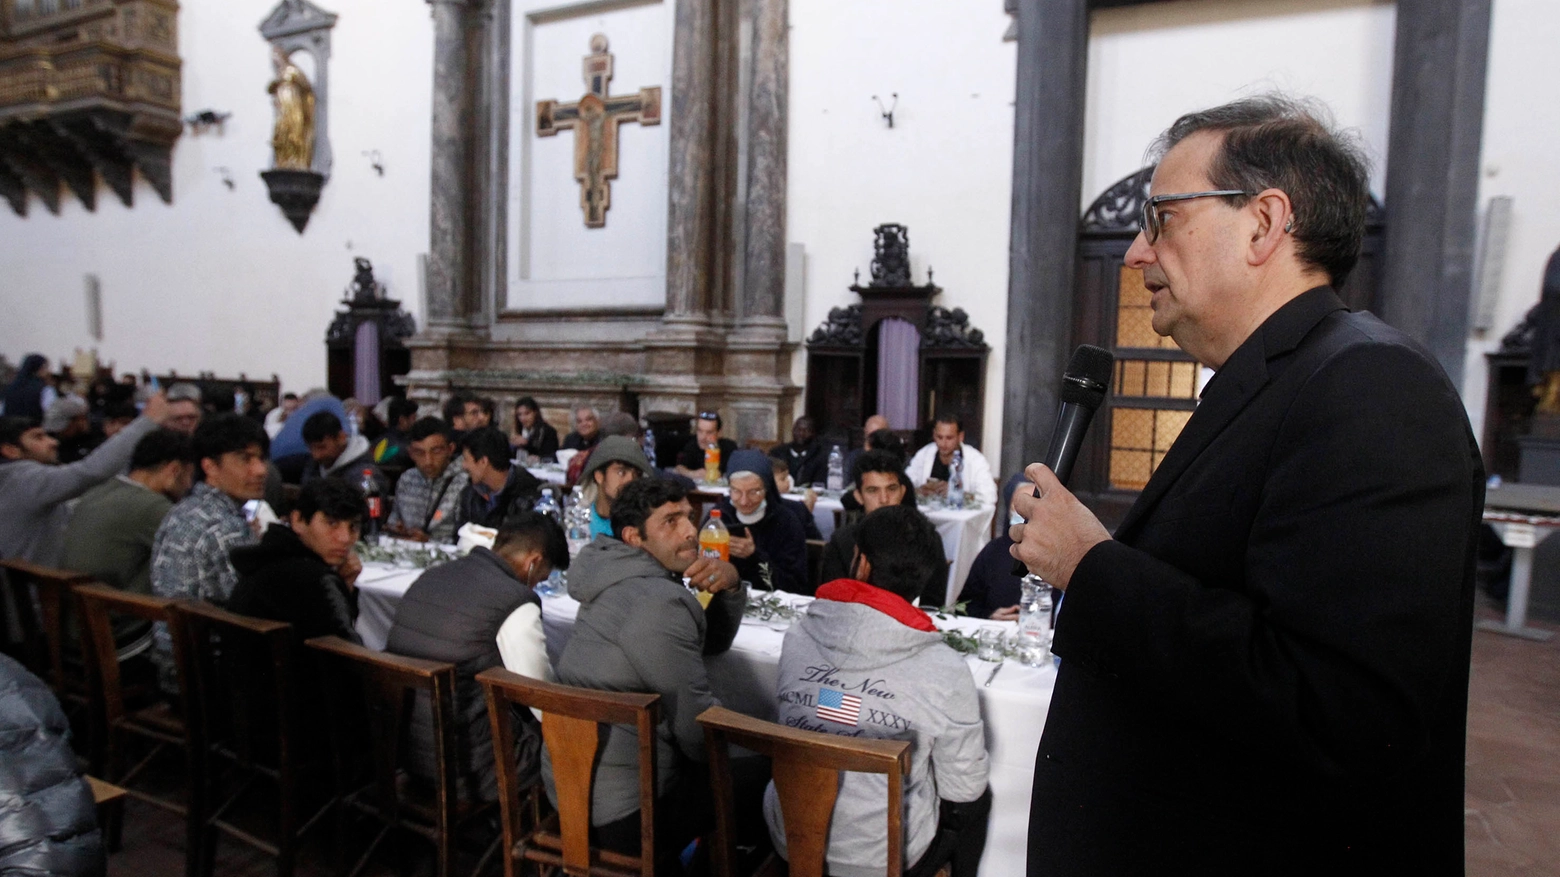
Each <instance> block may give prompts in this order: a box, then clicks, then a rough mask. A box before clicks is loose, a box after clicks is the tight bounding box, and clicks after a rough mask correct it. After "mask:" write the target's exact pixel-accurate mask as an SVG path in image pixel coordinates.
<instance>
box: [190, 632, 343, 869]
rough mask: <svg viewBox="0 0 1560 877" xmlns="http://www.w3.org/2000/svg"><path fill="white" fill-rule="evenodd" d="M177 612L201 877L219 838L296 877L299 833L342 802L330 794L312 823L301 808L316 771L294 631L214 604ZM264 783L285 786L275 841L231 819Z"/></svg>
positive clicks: (278, 797)
mask: <svg viewBox="0 0 1560 877" xmlns="http://www.w3.org/2000/svg"><path fill="white" fill-rule="evenodd" d="M173 611H174V613H175V615H176V616H178V617H180V619H181V621H182V625H181V627H180V632H181V633H182V635H183V637H184V648H183V649H182V651H181V653H180V656H179V657H180V659H181V660H182V661H183V662H184V669H183V670H182V673H183V678H185V679H187V680H189V682H190V690H191V691H192V696H191V698H190V700H191V701H192V707H193V708H192V710H191V715H190V716H188V717H187V719H188V721H187V724H188V727H189V735H190V741H191V744H192V745H193V746H195V747H196V748H197V753H198V754H197V758H198V759H199V765H200V767H199V770H198V774H199V778H200V780H201V781H202V787H201V792H200V795H201V800H202V801H204V802H205V805H204V806H205V810H204V816H203V818H202V820H201V826H200V828H199V835H200V842H199V844H198V853H197V854H198V855H199V856H200V859H199V867H198V869H197V875H196V877H210V875H211V873H212V870H213V867H214V864H215V858H216V846H217V840H218V838H219V837H220V836H222V835H227V836H228V837H231V838H233V839H235V840H238V841H240V842H242V843H244V844H246V845H248V846H250V847H253V848H255V849H257V850H260V851H262V852H264V853H266V854H267V855H269V856H272V857H273V858H275V859H276V872H277V874H278V877H291V875H292V873H293V868H294V865H295V863H296V861H297V854H298V846H299V842H300V840H301V838H302V836H303V835H304V834H305V833H306V832H308V831H309V830H310V829H311V828H313V827H314V826H315V825H317V824H319V823H320V822H322V821H323V819H324V816H325V814H326V813H327V812H329V810H330V808H331V806H332V805H333V804H334V803H335V799H334V798H328V799H327V800H326V801H325V803H324V804H323V805H321V806H320V807H319V808H318V809H317V810H315V811H314V812H313V813H312V814H309V815H308V816H307V817H306V818H305V816H304V814H303V812H302V809H303V807H304V801H303V792H304V791H305V789H304V787H303V782H302V780H303V779H304V777H305V776H306V775H315V774H314V773H313V772H312V771H310V770H309V768H310V767H311V765H310V764H308V763H307V753H306V752H305V751H304V750H303V748H302V746H301V745H300V744H302V743H303V742H304V741H305V736H304V734H303V733H301V730H302V729H301V728H300V721H299V710H298V689H300V688H301V687H302V686H301V685H300V684H299V678H297V677H296V676H295V674H296V668H295V667H294V660H293V648H294V646H293V633H292V625H290V624H283V623H282V622H279V621H266V620H262V619H257V618H248V617H245V616H243V615H237V614H234V613H232V612H228V611H226V610H223V609H218V608H217V607H215V606H213V605H211V604H209V603H194V602H179V603H176V604H174V606H173ZM311 718H315V719H317V717H311ZM314 739H319V737H317V736H316V737H314ZM321 754H322V755H323V753H321ZM259 781H268V782H271V783H274V784H275V785H276V787H277V790H278V793H277V795H276V814H275V815H276V830H275V832H274V839H273V840H267V839H264V838H261V837H260V836H258V835H256V834H253V833H251V832H250V831H248V830H246V829H245V828H242V827H240V826H239V825H238V824H236V823H235V822H233V821H232V819H230V818H229V814H230V813H232V812H234V811H235V810H238V809H239V807H238V805H239V804H240V803H241V802H244V801H246V800H247V798H248V796H247V793H248V792H249V790H250V789H251V788H253V787H254V785H255V784H256V783H257V782H259ZM219 799H220V802H219Z"/></svg>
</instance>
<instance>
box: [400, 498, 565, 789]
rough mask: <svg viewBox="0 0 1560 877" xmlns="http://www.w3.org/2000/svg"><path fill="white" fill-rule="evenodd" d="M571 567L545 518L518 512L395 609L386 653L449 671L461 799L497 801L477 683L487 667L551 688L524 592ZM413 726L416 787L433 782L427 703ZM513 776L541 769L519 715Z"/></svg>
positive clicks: (533, 601)
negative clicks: (488, 544) (447, 666)
mask: <svg viewBox="0 0 1560 877" xmlns="http://www.w3.org/2000/svg"><path fill="white" fill-rule="evenodd" d="M568 568H569V548H568V545H567V543H565V541H564V538H563V528H562V527H559V526H558V523H557V522H556V521H554V520H553V519H552V518H549V517H547V516H546V515H541V514H537V513H536V512H521V513H520V514H518V515H513V516H511V517H510V518H509V520H507V521H505V522H504V526H503V528H501V529H500V530H499V531H498V536H497V537H496V538H495V539H494V540H493V549H492V550H491V551H489V550H488V549H486V548H480V547H479V548H473V549H472V550H471V553H470V554H468V555H466V556H465V557H463V558H461V559H459V560H454V561H451V562H449V563H446V564H444V565H442V566H436V567H433V568H431V569H429V570H428V571H427V572H425V573H423V574H422V575H421V576H420V577H419V578H418V579H417V581H415V582H413V583H412V586H411V587H410V588H408V589H407V591H406V595H405V596H404V597H402V598H401V603H400V605H399V606H398V607H397V608H396V611H395V624H394V625H393V626H391V628H390V638H389V640H388V641H387V642H386V643H385V651H388V652H392V653H394V654H397V655H407V656H409V657H413V658H425V659H428V660H430V661H448V662H450V663H453V664H454V665H455V716H454V719H455V721H456V722H458V723H459V727H460V728H462V729H464V730H463V731H457V732H456V734H455V741H456V743H455V745H456V749H457V753H456V758H457V759H458V762H457V770H458V771H459V772H460V773H459V776H458V778H457V781H458V783H459V793H460V797H461V799H462V800H467V801H469V800H481V801H496V800H498V788H497V782H496V770H497V768H496V766H495V764H494V761H493V743H492V730H491V728H490V727H489V724H488V711H487V699H486V697H485V696H484V695H483V693H482V686H481V685H479V684H477V681H476V675H477V674H478V673H481V672H482V671H483V670H486V669H488V668H490V667H498V666H503V667H504V669H506V670H509V671H511V672H514V673H519V674H520V675H522V676H529V677H531V678H533V679H541V680H543V681H551V680H552V678H553V673H552V667H551V666H550V665H549V664H548V662H547V637H546V636H545V634H544V633H543V631H542V601H541V599H540V598H539V597H537V596H536V592H535V591H533V590H532V588H534V587H535V586H536V584H537V583H538V582H540V581H542V580H543V579H546V578H547V577H548V576H549V575H551V574H552V571H553V570H554V569H568ZM417 711H418V714H417V715H416V716H414V717H413V721H412V727H411V744H412V755H413V757H412V768H413V774H414V775H415V776H417V777H418V778H419V779H422V780H425V781H431V780H432V779H433V776H434V752H435V749H434V743H433V739H432V736H431V734H432V720H431V717H430V716H429V714H428V704H427V701H426V699H421V700H419V701H418V704H417ZM519 736H520V740H518V741H517V742H518V744H519V748H520V752H518V753H516V754H517V757H518V759H519V765H520V776H521V780H522V782H525V783H529V782H531V781H532V780H534V779H535V774H536V771H537V770H538V768H539V767H540V762H539V761H538V758H539V757H540V750H541V742H542V738H541V728H540V727H539V726H538V724H537V723H536V722H535V721H533V720H531V719H530V718H529V716H528V714H525V713H522V723H521V726H520V734H519Z"/></svg>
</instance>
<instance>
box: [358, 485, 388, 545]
mask: <svg viewBox="0 0 1560 877" xmlns="http://www.w3.org/2000/svg"><path fill="white" fill-rule="evenodd" d="M358 487H359V488H361V489H362V491H363V500H364V502H365V503H366V504H367V505H368V520H367V521H366V522H364V524H363V534H362V535H363V538H364V539H365V540H368V539H373V538H374V537H376V536H378V535H379V519H380V518H381V517H383V516H384V510H385V503H384V498H383V497H381V496H380V495H379V483H378V482H377V481H375V480H374V470H372V469H364V470H363V473H362V475H361V476H360V477H359V478H358Z"/></svg>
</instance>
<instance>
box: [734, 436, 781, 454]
mask: <svg viewBox="0 0 1560 877" xmlns="http://www.w3.org/2000/svg"><path fill="white" fill-rule="evenodd" d="M778 444H780V440H779V439H748V440H747V441H745V442H743V443H742V447H744V448H747V449H748V450H750V451H763V452H764V453H765V454H768V453H769V452H770V451H772V450H774V448H775V445H778Z"/></svg>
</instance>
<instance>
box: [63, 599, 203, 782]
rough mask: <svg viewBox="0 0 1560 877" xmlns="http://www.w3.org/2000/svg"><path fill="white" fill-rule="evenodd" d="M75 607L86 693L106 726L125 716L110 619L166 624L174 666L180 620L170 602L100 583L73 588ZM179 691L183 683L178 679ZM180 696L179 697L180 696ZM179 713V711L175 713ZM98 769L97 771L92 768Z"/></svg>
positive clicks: (181, 646) (179, 647) (180, 645)
mask: <svg viewBox="0 0 1560 877" xmlns="http://www.w3.org/2000/svg"><path fill="white" fill-rule="evenodd" d="M75 593H76V606H77V611H78V613H79V617H80V619H81V645H82V657H83V660H84V662H85V664H86V669H87V691H88V694H89V695H90V697H91V700H92V703H93V705H94V708H95V709H96V710H101V719H102V720H103V721H104V722H105V723H107V725H108V726H109V727H112V726H113V725H115V724H117V723H118V722H120V721H121V720H122V719H124V717H125V691H124V685H123V684H122V681H121V679H120V675H119V653H118V649H119V645H118V643H117V642H115V640H114V618H115V617H129V618H139V619H141V620H143V621H149V622H153V623H156V622H162V623H163V624H166V625H168V628H169V629H168V633H169V636H170V638H171V639H172V640H173V649H174V655H175V664H178V663H180V662H179V661H178V657H177V656H178V655H179V653H180V652H182V651H183V649H184V643H183V642H182V637H181V636H180V634H179V632H178V631H179V628H181V627H182V625H183V619H182V618H181V617H179V616H176V615H175V614H174V612H173V609H172V607H173V604H174V603H175V602H176V601H174V600H169V599H166V598H163V597H150V596H147V595H145V594H134V593H131V592H129V591H121V590H119V589H117V588H111V587H109V586H107V585H104V584H99V583H92V584H86V585H80V586H78V587H77V588H76V589H75ZM180 682H181V685H180V690H181V693H182V690H183V687H184V686H183V684H182V683H183V680H182V679H181V680H180ZM181 696H182V694H181ZM179 712H180V713H181V714H182V713H183V709H182V707H181V709H180V710H179ZM94 770H98V768H94Z"/></svg>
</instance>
